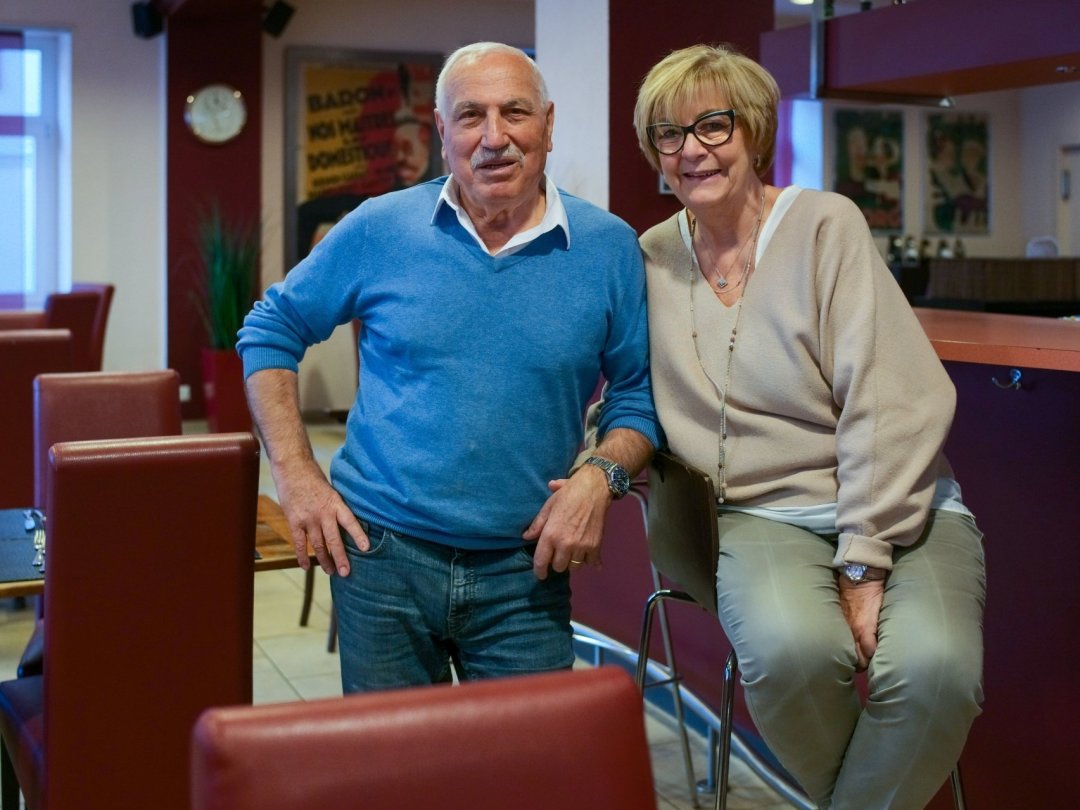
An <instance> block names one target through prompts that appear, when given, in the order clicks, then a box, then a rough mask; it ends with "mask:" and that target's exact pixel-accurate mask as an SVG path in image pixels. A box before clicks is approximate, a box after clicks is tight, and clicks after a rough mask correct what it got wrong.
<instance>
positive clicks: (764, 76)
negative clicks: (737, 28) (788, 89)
mask: <svg viewBox="0 0 1080 810" xmlns="http://www.w3.org/2000/svg"><path fill="white" fill-rule="evenodd" d="M701 96H718V97H721V98H724V99H726V100H727V103H728V104H730V105H731V108H732V109H733V110H735V125H736V126H737V127H741V128H742V131H743V135H744V136H745V137H746V139H747V142H748V145H749V148H750V153H751V155H752V156H753V157H754V170H755V171H756V172H757V173H758V176H761V175H762V174H764V173H765V172H766V171H768V170H769V167H770V166H771V165H772V162H773V157H774V156H775V154H776V107H777V105H778V104H779V103H780V88H779V87H778V86H777V84H776V80H775V79H774V78H773V77H772V74H770V73H769V71H767V70H765V68H763V67H762V66H761V65H759V64H758V63H757V62H755V61H754V60H753V59H750V58H749V57H747V56H743V55H742V54H741V53H739V52H737V51H736V50H734V48H732V47H731V46H730V45H692V46H690V47H689V48H683V49H681V50H678V51H672V52H671V53H669V54H668V55H667V56H665V57H664V58H663V59H661V60H660V61H659V62H657V63H656V64H655V65H653V67H652V69H651V70H650V71H649V72H648V74H646V76H645V79H644V81H642V83H641V88H640V89H639V90H638V97H637V104H636V105H635V106H634V129H635V130H637V138H638V146H640V147H641V151H642V154H644V155H645V159H646V160H648V161H649V164H650V165H651V166H652V167H653V168H654V169H656V170H657V171H659V170H660V160H659V157H658V155H657V153H656V150H655V149H654V148H653V146H652V144H651V143H650V142H649V132H648V127H649V125H650V124H655V123H658V122H661V121H667V122H670V123H681V122H678V121H676V120H675V115H676V113H677V112H679V111H683V110H685V109H686V108H687V107H689V106H690V105H691V104H692V103H694V102H695V101H696V100H697V99H698V98H700V97H701Z"/></svg>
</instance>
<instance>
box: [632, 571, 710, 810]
mask: <svg viewBox="0 0 1080 810" xmlns="http://www.w3.org/2000/svg"><path fill="white" fill-rule="evenodd" d="M653 579H654V582H655V584H656V585H657V586H659V584H660V580H659V575H658V574H657V573H656V570H655V569H653ZM666 599H675V600H677V601H680V602H690V603H692V604H697V602H696V601H695V600H694V599H693V597H691V596H690V595H689V594H687V593H684V592H682V591H674V590H668V589H663V588H659V587H658V588H657V590H656V592H654V593H653V594H652V596H650V597H649V599H648V601H646V603H645V614H644V617H643V618H642V623H641V640H640V642H639V644H638V651H637V667H636V670H635V674H634V682H635V683H636V684H637V687H638V690H639V691H640V692H642V693H644V691H645V689H646V687H647V686H660V685H662V684H671V687H672V700H673V702H674V706H675V718H676V721H677V722H678V724H679V730H680V733H681V737H682V740H681V742H682V751H683V763H684V767H685V769H686V780H687V789H688V791H689V794H690V802H691V805H692V806H693V807H695V808H696V807H699V805H698V800H697V781H696V779H695V777H694V765H693V760H692V759H691V757H690V739H689V736H688V735H687V731H686V716H685V712H684V710H683V702H682V691H681V689H680V681H681V676H680V675H679V670H678V665H677V664H676V662H675V650H674V646H673V645H672V643H671V635H670V629H669V627H668V622H667V613H666V611H665V607H664V600H666ZM657 610H659V612H660V622H661V624H660V629H661V634H662V636H663V640H664V653H665V655H666V656H667V659H668V673H669V676H668V678H667V679H665V680H662V681H654V682H652V683H650V684H646V683H645V676H646V671H647V668H648V663H649V643H650V641H651V638H652V623H653V616H654V615H655V612H656V611H657Z"/></svg>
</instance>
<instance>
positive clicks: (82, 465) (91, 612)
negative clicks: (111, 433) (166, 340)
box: [0, 433, 259, 810]
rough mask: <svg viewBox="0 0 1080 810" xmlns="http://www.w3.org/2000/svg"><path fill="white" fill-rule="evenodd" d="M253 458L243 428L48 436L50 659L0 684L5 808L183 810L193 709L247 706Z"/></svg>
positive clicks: (253, 445)
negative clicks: (138, 435) (106, 437)
mask: <svg viewBox="0 0 1080 810" xmlns="http://www.w3.org/2000/svg"><path fill="white" fill-rule="evenodd" d="M258 456H259V448H258V443H257V442H256V441H255V438H254V437H253V436H252V435H251V434H249V433H240V434H217V435H210V436H207V435H200V436H173V437H164V438H151V439H118V440H112V441H99V442H70V443H61V444H57V445H54V446H53V448H52V450H51V452H50V465H49V483H48V489H49V492H50V497H49V510H48V521H47V527H48V544H47V547H46V553H45V558H46V571H47V573H48V580H49V582H48V587H47V588H46V591H45V621H46V627H47V632H46V636H45V656H46V660H47V661H48V665H47V666H46V668H45V672H44V674H43V675H41V676H38V677H32V678H18V679H16V680H11V681H6V682H4V683H0V739H2V751H0V780H2V791H0V793H2V806H3V808H4V810H15V808H17V807H18V805H19V795H18V794H19V789H20V788H21V790H22V792H23V795H24V796H25V799H26V807H27V808H31V809H33V810H68V809H69V808H74V807H77V808H80V810H99V809H100V810H105V808H109V810H114V809H115V808H118V807H123V808H135V807H139V808H143V807H152V808H154V809H155V810H190V795H189V785H190V780H189V774H190V761H189V757H190V740H191V729H192V727H193V725H194V723H195V720H196V719H197V718H198V716H199V715H200V714H201V713H202V712H203V711H204V710H205V709H207V708H209V707H211V706H218V705H226V704H242V703H250V702H251V689H252V681H251V678H252V658H251V654H252V611H253V589H254V583H253V578H254V553H253V548H254V538H255V514H256V511H255V510H256V498H257V493H258V478H259V458H258ZM119 663H123V664H125V665H123V666H118V664H119Z"/></svg>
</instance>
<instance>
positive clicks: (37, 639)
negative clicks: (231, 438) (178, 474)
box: [18, 369, 181, 677]
mask: <svg viewBox="0 0 1080 810" xmlns="http://www.w3.org/2000/svg"><path fill="white" fill-rule="evenodd" d="M180 432H181V418H180V375H179V374H177V373H176V372H175V371H173V370H172V369H167V370H164V371H145V372H139V371H118V372H104V371H87V372H76V373H72V374H41V375H39V376H38V377H37V378H36V379H35V380H34V500H33V504H34V506H36V507H37V508H38V509H40V510H42V511H46V510H47V508H48V490H47V485H48V470H49V448H50V447H52V446H53V445H54V444H56V443H58V442H73V441H89V440H95V439H129V438H136V437H139V436H177V435H179V434H180ZM40 605H41V602H40V600H39V606H40ZM41 615H42V612H41V611H39V612H38V616H39V619H38V623H37V624H36V625H35V628H34V632H33V634H32V635H31V637H30V641H29V642H28V643H27V645H26V649H25V650H24V651H23V655H22V658H21V659H20V660H19V667H18V674H19V677H24V676H27V675H40V674H41V667H42V661H43V655H44V650H43V644H44V639H43V637H42V626H41V620H40V616H41Z"/></svg>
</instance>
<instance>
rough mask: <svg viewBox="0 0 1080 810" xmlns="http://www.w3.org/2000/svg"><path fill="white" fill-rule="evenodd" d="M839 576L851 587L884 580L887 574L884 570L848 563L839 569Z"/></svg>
mask: <svg viewBox="0 0 1080 810" xmlns="http://www.w3.org/2000/svg"><path fill="white" fill-rule="evenodd" d="M840 574H841V575H842V576H843V577H844V578H845V579H846V580H847V581H848V582H850V583H851V584H852V585H858V584H859V583H860V582H877V581H879V580H882V579H885V577H887V576H888V575H889V572H888V571H887V570H886V569H884V568H874V567H872V566H869V565H863V564H862V563H848V564H847V565H843V566H841V567H840Z"/></svg>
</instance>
